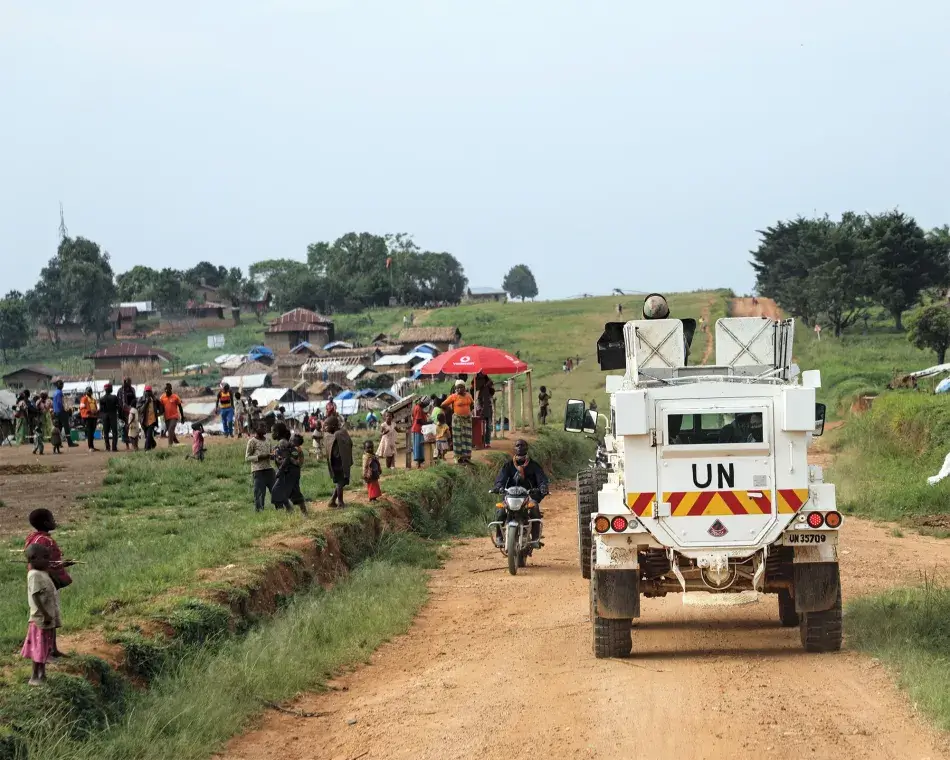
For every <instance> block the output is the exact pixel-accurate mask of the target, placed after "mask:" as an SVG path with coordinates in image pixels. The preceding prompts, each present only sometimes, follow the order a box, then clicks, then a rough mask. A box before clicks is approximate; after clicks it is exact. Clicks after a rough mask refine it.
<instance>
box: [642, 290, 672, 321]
mask: <svg viewBox="0 0 950 760" xmlns="http://www.w3.org/2000/svg"><path fill="white" fill-rule="evenodd" d="M669 316H670V305H669V304H668V303H667V302H666V298H664V297H663V296H661V295H660V294H659V293H652V294H650V295H648V296H647V297H646V299H644V301H643V318H644V319H666V318H667V317H669Z"/></svg>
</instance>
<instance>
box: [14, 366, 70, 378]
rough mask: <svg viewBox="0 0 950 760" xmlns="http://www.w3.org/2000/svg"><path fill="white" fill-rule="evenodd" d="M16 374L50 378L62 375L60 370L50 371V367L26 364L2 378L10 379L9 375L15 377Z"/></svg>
mask: <svg viewBox="0 0 950 760" xmlns="http://www.w3.org/2000/svg"><path fill="white" fill-rule="evenodd" d="M18 372H32V373H33V374H35V375H46V376H47V377H50V378H52V377H56V376H57V375H61V374H62V372H61V371H60V370H58V369H51V368H50V367H47V366H45V365H43V364H26V365H24V366H22V367H20V368H19V369H15V370H13V371H12V372H7V374H5V375H4V378H7V377H10V375H15V374H17V373H18Z"/></svg>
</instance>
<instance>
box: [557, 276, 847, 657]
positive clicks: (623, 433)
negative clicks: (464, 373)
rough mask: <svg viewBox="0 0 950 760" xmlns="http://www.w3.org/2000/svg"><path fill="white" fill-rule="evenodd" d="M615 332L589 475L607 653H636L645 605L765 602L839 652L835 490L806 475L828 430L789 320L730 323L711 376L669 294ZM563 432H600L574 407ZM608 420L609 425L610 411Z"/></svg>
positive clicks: (605, 363)
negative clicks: (636, 628)
mask: <svg viewBox="0 0 950 760" xmlns="http://www.w3.org/2000/svg"><path fill="white" fill-rule="evenodd" d="M644 314H649V315H651V316H653V315H659V318H651V319H642V320H634V321H631V322H627V323H626V324H623V323H610V324H608V325H606V326H605V331H604V334H603V336H602V337H601V339H600V341H599V342H598V344H597V350H598V361H599V362H600V365H601V369H603V370H619V369H623V370H625V374H623V375H614V376H608V378H607V391H608V393H609V394H610V418H609V419H607V420H605V421H606V426H607V429H606V434H605V435H604V437H603V439H602V440H601V441H600V449H599V451H598V457H597V460H596V462H595V464H594V465H593V466H592V467H591V468H590V469H589V470H587V471H585V472H583V473H581V474H580V475H579V476H578V528H579V545H580V553H581V570H582V572H583V573H584V575H585V577H589V578H590V597H591V621H592V624H593V629H594V630H593V635H594V655H595V656H596V657H617V656H624V655H628V654H629V653H630V651H631V648H632V646H631V644H632V642H631V624H632V620H633V619H634V618H637V617H639V616H640V597H641V596H645V597H659V596H665V595H666V594H669V593H675V592H687V591H707V592H713V593H735V592H740V591H752V590H755V591H757V592H760V593H765V594H776V595H777V596H778V611H779V619H780V621H781V624H782V625H784V626H796V625H797V626H800V629H801V641H802V646H803V647H804V648H805V649H806V650H808V651H810V652H828V651H834V650H837V649H840V647H841V585H840V576H839V572H838V551H837V549H838V529H839V528H840V527H841V523H842V518H841V515H840V514H839V513H838V512H837V511H836V508H835V506H836V505H835V490H834V486H833V485H831V484H827V483H824V482H823V481H822V472H821V468H820V467H817V466H814V465H809V464H808V459H807V448H808V444H809V442H810V440H811V438H812V436H813V435H821V433H822V431H823V429H824V418H825V408H824V405H822V404H816V403H815V389H816V388H817V387H820V376H819V374H818V372H817V371H812V372H804V373H800V372H799V369H798V367H796V366H794V365H793V364H792V361H791V359H792V336H793V331H794V322H793V321H792V320H782V321H772V320H769V319H764V318H728V319H720V320H719V321H718V322H717V323H716V327H715V339H716V342H715V347H716V360H715V364H713V365H708V366H687V356H688V352H689V344H690V342H691V340H692V336H693V333H694V331H695V329H696V322H695V320H692V319H682V320H681V319H670V318H667V317H668V316H669V309H668V307H667V306H666V302H665V299H663V297H662V296H658V295H654V296H650V297H649V298H648V299H647V302H646V304H645V308H644ZM565 419H566V422H565V429H567V430H569V431H571V432H590V433H593V432H596V427H595V426H596V423H597V419H598V417H597V415H596V414H595V413H594V412H590V411H588V410H587V409H586V408H585V405H584V402H583V401H573V400H572V401H569V402H568V405H567V414H566V418H565ZM600 419H602V420H603V419H605V418H604V417H603V416H602V415H601V417H600Z"/></svg>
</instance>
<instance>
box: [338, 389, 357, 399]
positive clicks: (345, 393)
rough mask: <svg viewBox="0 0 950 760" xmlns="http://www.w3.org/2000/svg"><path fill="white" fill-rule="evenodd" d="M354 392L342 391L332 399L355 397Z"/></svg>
mask: <svg viewBox="0 0 950 760" xmlns="http://www.w3.org/2000/svg"><path fill="white" fill-rule="evenodd" d="M355 397H356V394H355V393H353V391H343V393H339V394H337V395H336V396H335V397H334V399H333V400H334V401H346V399H348V398H355Z"/></svg>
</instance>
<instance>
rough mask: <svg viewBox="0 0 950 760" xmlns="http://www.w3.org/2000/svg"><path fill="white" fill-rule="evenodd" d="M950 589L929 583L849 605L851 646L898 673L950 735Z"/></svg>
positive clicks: (918, 702)
mask: <svg viewBox="0 0 950 760" xmlns="http://www.w3.org/2000/svg"><path fill="white" fill-rule="evenodd" d="M948 619H950V589H948V588H946V587H944V586H941V585H937V584H935V583H933V582H932V581H925V582H924V583H923V585H921V586H920V587H917V588H910V589H897V590H894V591H889V592H887V593H885V594H882V595H880V596H875V597H866V598H863V599H858V600H856V601H854V602H851V603H850V604H849V605H848V614H847V616H846V618H845V621H846V627H847V635H848V644H849V646H851V647H854V648H855V649H860V650H862V651H864V652H866V653H868V654H870V655H873V656H874V657H878V658H880V659H881V660H882V661H883V662H884V663H886V664H887V665H888V666H890V667H891V668H893V669H894V671H895V672H896V674H897V677H898V680H899V683H900V685H901V686H902V687H903V688H904V689H906V690H907V692H908V694H909V695H910V697H911V699H912V700H913V702H914V704H915V705H916V706H917V707H918V708H919V709H921V710H922V711H923V712H924V713H925V714H926V715H928V716H929V717H930V718H931V719H932V720H933V721H934V723H936V725H937V726H938V727H939V728H941V729H943V730H950V627H948V626H947V620H948Z"/></svg>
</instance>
